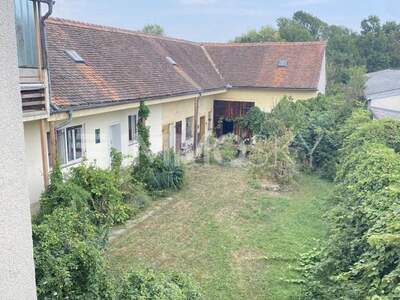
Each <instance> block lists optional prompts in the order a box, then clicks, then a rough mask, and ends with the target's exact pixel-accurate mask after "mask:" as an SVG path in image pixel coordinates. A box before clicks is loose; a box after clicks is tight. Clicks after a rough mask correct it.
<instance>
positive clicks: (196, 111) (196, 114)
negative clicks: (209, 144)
mask: <svg viewBox="0 0 400 300" xmlns="http://www.w3.org/2000/svg"><path fill="white" fill-rule="evenodd" d="M202 94H203V91H202V90H199V94H198V96H197V97H196V98H195V100H194V125H193V127H194V135H193V155H194V157H196V156H197V144H198V135H197V131H198V130H197V129H198V128H197V127H198V124H199V120H198V119H199V102H200V98H201V96H202Z"/></svg>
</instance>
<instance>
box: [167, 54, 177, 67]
mask: <svg viewBox="0 0 400 300" xmlns="http://www.w3.org/2000/svg"><path fill="white" fill-rule="evenodd" d="M166 59H167V61H168V62H169V63H170V64H171V65H173V66H176V65H177V63H176V61H175V60H173V59H172V58H171V57H169V56H167V57H166Z"/></svg>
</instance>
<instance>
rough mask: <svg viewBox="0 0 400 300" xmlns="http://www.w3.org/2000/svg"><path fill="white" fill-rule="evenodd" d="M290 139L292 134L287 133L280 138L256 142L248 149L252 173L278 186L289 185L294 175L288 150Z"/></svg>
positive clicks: (294, 165) (294, 171)
mask: <svg viewBox="0 0 400 300" xmlns="http://www.w3.org/2000/svg"><path fill="white" fill-rule="evenodd" d="M292 139H293V134H292V133H291V132H290V131H287V132H286V133H285V134H283V135H281V136H273V137H271V138H269V139H259V140H257V141H256V143H255V144H254V145H253V146H252V147H251V148H250V157H249V158H250V161H251V162H252V165H251V171H252V173H253V174H254V175H255V176H257V177H268V178H271V179H273V180H274V181H276V182H277V183H279V184H290V183H291V182H292V181H293V178H294V176H295V174H296V164H295V162H294V160H293V159H292V157H291V156H292V155H291V153H290V150H289V145H290V143H291V141H292Z"/></svg>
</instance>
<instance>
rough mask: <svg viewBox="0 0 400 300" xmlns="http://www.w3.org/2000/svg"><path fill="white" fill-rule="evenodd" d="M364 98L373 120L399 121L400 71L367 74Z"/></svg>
mask: <svg viewBox="0 0 400 300" xmlns="http://www.w3.org/2000/svg"><path fill="white" fill-rule="evenodd" d="M367 78H368V79H367V82H366V85H365V92H364V94H365V97H366V99H367V100H368V107H369V109H370V111H371V112H372V114H373V116H374V118H375V119H382V118H394V119H400V70H390V69H389V70H383V71H378V72H373V73H368V74H367Z"/></svg>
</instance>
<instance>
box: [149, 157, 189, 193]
mask: <svg viewBox="0 0 400 300" xmlns="http://www.w3.org/2000/svg"><path fill="white" fill-rule="evenodd" d="M184 175H185V172H184V168H183V165H182V164H181V162H180V160H179V158H178V156H177V155H176V154H175V152H173V150H169V151H165V152H162V153H159V154H158V155H156V156H155V157H154V159H153V160H152V162H151V165H150V168H149V171H148V173H147V174H146V175H145V177H144V178H143V180H144V183H145V185H146V187H147V188H148V189H149V190H150V191H165V190H179V189H181V188H182V186H183V183H184Z"/></svg>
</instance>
